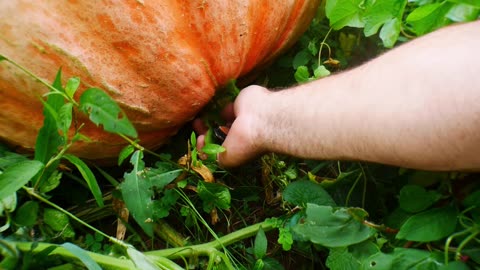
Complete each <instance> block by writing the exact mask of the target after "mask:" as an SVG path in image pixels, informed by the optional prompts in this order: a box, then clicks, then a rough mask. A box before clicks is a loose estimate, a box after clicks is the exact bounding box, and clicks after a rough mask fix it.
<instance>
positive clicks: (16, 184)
mask: <svg viewBox="0 0 480 270" xmlns="http://www.w3.org/2000/svg"><path fill="white" fill-rule="evenodd" d="M43 167H44V165H43V163H42V162H40V161H37V160H26V161H22V162H19V163H17V164H14V165H12V166H10V167H8V168H7V169H6V170H5V171H3V173H2V174H0V199H3V198H6V197H7V196H9V195H11V194H13V193H15V192H17V190H19V189H20V188H22V186H24V185H25V184H26V183H28V182H29V181H30V180H32V178H33V177H34V176H35V175H37V174H38V173H39V172H40V171H41V170H42V169H43Z"/></svg>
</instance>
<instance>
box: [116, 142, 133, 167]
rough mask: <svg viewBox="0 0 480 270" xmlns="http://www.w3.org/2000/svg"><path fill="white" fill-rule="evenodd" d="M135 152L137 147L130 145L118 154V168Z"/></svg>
mask: <svg viewBox="0 0 480 270" xmlns="http://www.w3.org/2000/svg"><path fill="white" fill-rule="evenodd" d="M134 151H135V146H133V145H131V144H129V145H127V146H125V147H124V148H123V149H122V151H120V154H118V166H120V165H122V163H123V161H124V160H125V159H127V158H128V157H129V156H130V155H131V154H132V153H133V152H134Z"/></svg>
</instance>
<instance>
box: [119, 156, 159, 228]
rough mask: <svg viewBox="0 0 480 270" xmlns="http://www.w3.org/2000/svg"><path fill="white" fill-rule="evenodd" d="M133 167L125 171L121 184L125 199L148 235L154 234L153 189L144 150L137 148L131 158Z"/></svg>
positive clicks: (132, 213)
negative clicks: (146, 167)
mask: <svg viewBox="0 0 480 270" xmlns="http://www.w3.org/2000/svg"><path fill="white" fill-rule="evenodd" d="M130 163H131V164H132V165H133V169H132V171H131V172H129V173H125V175H124V178H125V181H124V182H123V183H121V184H120V190H121V192H122V197H123V200H124V201H125V204H126V206H127V208H128V210H129V211H130V213H131V215H132V216H133V218H134V219H135V221H136V222H137V223H138V224H139V225H140V227H141V228H142V229H143V230H144V231H145V233H146V234H147V235H148V236H150V237H151V236H153V220H152V217H153V208H152V203H153V202H152V196H153V190H152V185H151V183H150V180H149V179H148V178H147V177H146V176H145V171H144V169H145V163H144V162H143V152H141V151H139V150H137V151H135V152H134V153H133V155H132V157H131V158H130Z"/></svg>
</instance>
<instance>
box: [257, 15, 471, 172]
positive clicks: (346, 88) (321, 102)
mask: <svg viewBox="0 0 480 270" xmlns="http://www.w3.org/2000/svg"><path fill="white" fill-rule="evenodd" d="M479 37H480V23H479V22H475V23H472V24H469V25H463V26H454V27H450V28H448V29H444V30H441V31H438V32H436V33H433V34H431V35H429V36H426V37H424V38H421V39H417V40H415V41H412V42H410V43H409V44H406V45H403V46H401V47H399V48H397V49H395V50H393V51H391V52H388V53H387V54H385V55H383V56H381V57H379V58H377V59H375V60H373V61H371V62H369V63H367V64H365V65H363V66H361V67H359V68H356V69H353V70H351V71H348V72H344V73H342V74H339V75H335V76H331V77H329V78H326V79H322V80H319V81H316V82H312V83H310V84H306V85H302V86H299V87H296V88H294V89H290V90H285V91H281V92H275V93H272V94H269V97H268V98H267V99H266V100H265V102H267V104H266V105H265V111H264V113H265V115H263V116H262V117H263V119H265V123H264V125H265V128H264V129H263V131H260V132H264V134H263V135H262V136H261V137H263V138H265V142H264V143H263V144H264V145H265V148H266V149H267V150H269V151H275V152H283V153H288V154H292V155H296V156H301V157H306V158H314V159H360V160H367V161H373V162H381V163H388V164H393V165H398V166H405V167H413V168H422V169H443V170H448V169H479V168H480V53H479V51H478V48H480V40H479ZM459 63H460V64H459ZM265 133H268V134H265Z"/></svg>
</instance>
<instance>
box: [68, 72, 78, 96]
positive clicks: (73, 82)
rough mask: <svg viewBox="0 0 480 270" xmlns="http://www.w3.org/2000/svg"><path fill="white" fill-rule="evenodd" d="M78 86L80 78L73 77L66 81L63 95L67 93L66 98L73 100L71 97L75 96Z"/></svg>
mask: <svg viewBox="0 0 480 270" xmlns="http://www.w3.org/2000/svg"><path fill="white" fill-rule="evenodd" d="M78 86H80V78H76V77H73V78H70V79H68V81H67V84H66V85H65V93H67V96H69V97H70V98H72V99H73V95H75V92H76V91H77V89H78Z"/></svg>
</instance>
